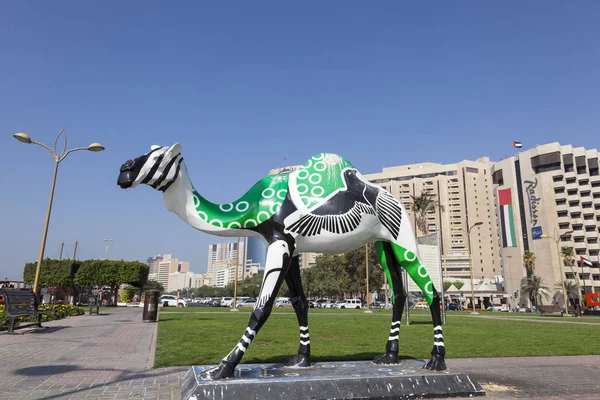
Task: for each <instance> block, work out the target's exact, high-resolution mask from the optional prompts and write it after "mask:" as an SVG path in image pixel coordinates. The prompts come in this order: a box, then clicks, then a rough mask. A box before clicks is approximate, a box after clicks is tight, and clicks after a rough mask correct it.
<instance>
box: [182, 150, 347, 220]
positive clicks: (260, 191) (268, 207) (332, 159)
mask: <svg viewBox="0 0 600 400" xmlns="http://www.w3.org/2000/svg"><path fill="white" fill-rule="evenodd" d="M345 168H354V166H353V165H352V164H351V163H350V162H348V161H347V160H345V159H343V158H342V157H340V156H338V155H336V154H332V153H319V154H317V155H315V156H313V157H312V158H310V159H309V160H308V161H307V162H306V163H305V164H304V165H303V166H302V167H300V169H299V170H298V172H297V176H296V189H297V191H298V193H299V194H300V197H301V199H302V201H303V203H304V204H305V205H306V206H307V207H308V208H309V209H311V208H314V207H316V206H317V205H319V204H321V203H322V202H323V200H324V199H325V198H327V197H328V196H329V195H331V194H332V193H334V192H335V191H336V190H338V189H340V188H343V187H344V181H343V180H342V171H343V170H344V169H345ZM289 176H290V174H289V173H284V174H278V175H267V176H265V177H264V178H262V179H261V180H260V181H258V182H257V183H256V184H254V186H252V187H251V188H250V190H248V191H247V192H246V193H245V194H244V195H243V196H242V197H240V198H239V199H238V200H236V201H234V202H232V203H226V204H215V203H212V202H210V201H208V200H207V199H205V198H204V197H202V196H201V195H200V194H199V193H198V192H197V191H196V190H195V189H194V193H193V196H194V207H195V209H196V212H197V214H198V217H199V218H200V219H202V220H203V221H205V222H208V223H209V224H211V225H212V226H215V227H218V228H228V229H243V228H251V227H254V226H257V225H258V224H260V223H261V222H263V221H265V220H267V219H269V218H271V216H273V214H275V213H276V212H277V210H279V207H281V205H282V204H283V201H284V200H285V198H286V196H287V193H288V182H289Z"/></svg>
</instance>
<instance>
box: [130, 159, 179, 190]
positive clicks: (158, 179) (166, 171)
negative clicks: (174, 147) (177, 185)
mask: <svg viewBox="0 0 600 400" xmlns="http://www.w3.org/2000/svg"><path fill="white" fill-rule="evenodd" d="M182 162H183V157H182V156H181V154H177V155H175V156H174V157H173V156H171V157H169V156H168V152H166V153H164V154H161V155H160V156H159V157H158V158H157V159H156V161H154V164H153V165H152V167H151V168H150V170H149V171H148V172H147V173H146V176H145V177H144V178H143V179H142V181H141V182H140V183H143V184H146V185H150V186H152V187H153V188H154V189H156V190H160V191H161V192H165V191H166V190H167V189H168V188H169V187H170V186H171V185H172V184H173V183H174V182H175V181H176V180H177V178H178V176H179V170H180V169H181V163H182Z"/></svg>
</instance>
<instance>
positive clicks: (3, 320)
mask: <svg viewBox="0 0 600 400" xmlns="http://www.w3.org/2000/svg"><path fill="white" fill-rule="evenodd" d="M39 309H40V310H55V312H53V313H50V314H45V315H42V322H47V321H54V320H57V319H63V318H66V317H72V316H76V315H82V314H83V313H84V311H83V309H82V308H79V307H75V306H72V305H70V304H43V305H41V306H40V307H39ZM0 312H1V313H2V314H0V330H7V329H8V325H9V324H10V318H9V317H8V315H7V314H6V313H5V312H4V305H0ZM36 321H37V316H36V315H32V316H28V317H19V318H17V319H16V321H15V327H17V326H18V325H19V322H24V323H30V322H36Z"/></svg>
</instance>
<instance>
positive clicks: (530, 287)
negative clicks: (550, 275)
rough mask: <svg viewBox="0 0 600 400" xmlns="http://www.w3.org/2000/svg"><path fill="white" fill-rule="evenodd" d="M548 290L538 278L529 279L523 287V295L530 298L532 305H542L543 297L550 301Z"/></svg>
mask: <svg viewBox="0 0 600 400" xmlns="http://www.w3.org/2000/svg"><path fill="white" fill-rule="evenodd" d="M548 290H549V289H548V288H547V287H546V286H544V281H543V279H542V278H540V277H537V276H531V277H528V278H527V281H526V282H525V283H523V285H521V293H522V294H523V295H525V296H527V297H528V298H529V300H530V301H531V304H532V305H541V304H542V297H544V298H545V299H546V300H547V299H549V298H550V295H549V294H548Z"/></svg>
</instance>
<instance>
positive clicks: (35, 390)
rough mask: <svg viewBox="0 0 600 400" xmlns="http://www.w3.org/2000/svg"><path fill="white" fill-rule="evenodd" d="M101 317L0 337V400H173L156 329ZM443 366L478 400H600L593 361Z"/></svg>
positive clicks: (130, 312) (128, 318)
mask: <svg viewBox="0 0 600 400" xmlns="http://www.w3.org/2000/svg"><path fill="white" fill-rule="evenodd" d="M103 314H104V315H100V316H97V315H94V316H88V315H85V316H79V317H71V318H67V319H63V320H59V321H52V322H47V323H44V326H45V327H46V328H45V329H42V330H38V331H27V332H26V333H24V334H17V335H6V334H0V399H2V400H4V399H10V400H13V399H14V400H17V399H19V400H21V399H83V398H85V399H113V400H116V399H180V379H181V376H182V375H183V373H184V372H185V371H186V370H187V368H185V367H182V368H164V369H158V370H155V369H152V364H153V356H154V348H153V346H154V341H155V334H156V324H154V323H143V322H142V309H141V308H118V309H110V310H106V311H104V312H103ZM17 332H25V330H22V331H17ZM540 345H541V346H543V343H540ZM599 345H600V340H599V339H598V338H590V346H596V347H597V346H599ZM447 364H448V367H449V368H450V369H451V370H457V371H462V372H466V373H469V374H470V375H471V376H473V377H474V378H475V379H476V380H477V381H478V382H479V383H480V384H482V385H483V386H484V388H485V389H486V392H487V394H486V396H485V397H483V399H494V400H497V399H516V398H519V399H578V400H587V399H600V379H598V377H600V356H574V357H523V358H518V357H514V358H487V359H482V358H479V359H449V360H447Z"/></svg>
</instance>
